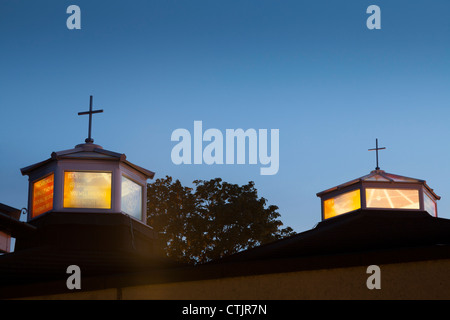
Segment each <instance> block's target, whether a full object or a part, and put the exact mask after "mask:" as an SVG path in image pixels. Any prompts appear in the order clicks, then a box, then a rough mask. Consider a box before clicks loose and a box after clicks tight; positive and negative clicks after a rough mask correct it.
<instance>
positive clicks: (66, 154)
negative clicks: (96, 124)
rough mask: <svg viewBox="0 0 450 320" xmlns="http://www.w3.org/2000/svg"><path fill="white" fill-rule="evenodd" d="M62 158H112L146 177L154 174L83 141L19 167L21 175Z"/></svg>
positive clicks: (111, 152) (113, 153)
mask: <svg viewBox="0 0 450 320" xmlns="http://www.w3.org/2000/svg"><path fill="white" fill-rule="evenodd" d="M62 159H80V160H88V159H89V160H113V161H120V162H122V163H125V164H126V165H128V166H130V167H132V168H133V169H135V170H137V171H138V172H140V173H142V174H143V175H145V176H146V177H148V178H150V179H153V177H154V176H155V173H154V172H152V171H150V170H147V169H144V168H142V167H140V166H138V165H135V164H134V163H131V162H129V161H127V160H126V159H127V157H126V155H125V154H123V153H117V152H114V151H109V150H105V149H103V147H101V146H99V145H97V144H93V143H84V144H79V145H77V146H75V148H73V149H68V150H62V151H58V152H52V154H51V158H49V159H47V160H44V161H41V162H38V163H35V164H33V165H30V166H28V167H25V168H22V169H20V171H21V172H22V175H27V174H29V173H30V172H31V171H33V170H35V169H37V168H39V167H41V166H43V165H45V164H47V163H50V162H52V161H57V160H62Z"/></svg>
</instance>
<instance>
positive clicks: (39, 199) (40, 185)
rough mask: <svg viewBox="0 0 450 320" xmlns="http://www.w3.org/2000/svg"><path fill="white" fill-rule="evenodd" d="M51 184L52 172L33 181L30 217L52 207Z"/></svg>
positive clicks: (52, 181) (52, 179) (52, 182)
mask: <svg viewBox="0 0 450 320" xmlns="http://www.w3.org/2000/svg"><path fill="white" fill-rule="evenodd" d="M53 184H54V175H53V173H52V174H51V175H49V176H47V177H45V178H42V179H40V180H38V181H36V182H34V183H33V199H32V209H31V217H32V218H34V217H37V216H38V215H40V214H43V213H45V212H47V211H50V210H52V209H53Z"/></svg>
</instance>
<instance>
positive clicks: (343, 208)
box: [323, 189, 361, 219]
mask: <svg viewBox="0 0 450 320" xmlns="http://www.w3.org/2000/svg"><path fill="white" fill-rule="evenodd" d="M360 208H361V196H360V191H359V189H357V190H353V191H350V192H347V193H344V194H340V195H338V196H336V197H334V198H330V199H327V200H325V201H324V202H323V213H324V218H325V219H328V218H332V217H335V216H338V215H340V214H343V213H346V212H350V211H353V210H358V209H360Z"/></svg>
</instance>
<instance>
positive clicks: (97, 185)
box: [64, 172, 111, 209]
mask: <svg viewBox="0 0 450 320" xmlns="http://www.w3.org/2000/svg"><path fill="white" fill-rule="evenodd" d="M64 208H93V209H111V173H110V172H64Z"/></svg>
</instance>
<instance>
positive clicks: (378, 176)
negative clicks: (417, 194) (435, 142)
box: [317, 170, 441, 200]
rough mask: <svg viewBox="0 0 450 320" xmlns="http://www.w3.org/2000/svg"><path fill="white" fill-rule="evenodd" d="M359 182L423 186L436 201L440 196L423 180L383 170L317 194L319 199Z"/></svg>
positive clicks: (374, 171)
mask: <svg viewBox="0 0 450 320" xmlns="http://www.w3.org/2000/svg"><path fill="white" fill-rule="evenodd" d="M359 182H383V183H406V184H408V183H412V184H417V183H419V184H423V185H424V186H425V188H427V190H428V191H429V192H430V193H431V194H432V195H433V196H434V197H436V199H438V200H439V199H441V197H440V196H438V195H437V194H436V193H434V190H433V189H431V188H430V187H429V186H428V185H427V183H426V181H425V180H421V179H416V178H410V177H405V176H401V175H397V174H393V173H388V172H385V171H384V170H373V171H371V172H370V173H369V174H367V175H365V176H362V177H359V178H356V179H353V180H351V181H348V182H345V183H343V184H340V185H338V186H336V187H333V188H330V189H327V190H324V191H321V192H319V193H317V196H318V197H321V196H322V195H324V194H326V193H329V192H331V191H335V190H339V189H342V188H346V187H348V186H351V185H354V184H356V183H359Z"/></svg>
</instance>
